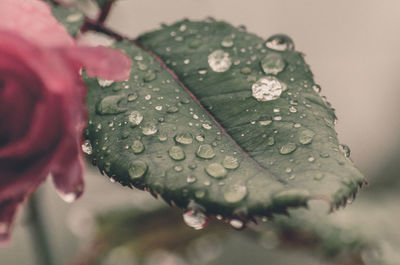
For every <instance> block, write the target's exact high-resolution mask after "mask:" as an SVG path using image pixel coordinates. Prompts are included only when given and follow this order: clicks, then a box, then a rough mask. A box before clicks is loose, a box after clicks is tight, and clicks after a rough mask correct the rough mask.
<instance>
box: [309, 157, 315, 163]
mask: <svg viewBox="0 0 400 265" xmlns="http://www.w3.org/2000/svg"><path fill="white" fill-rule="evenodd" d="M307 160H308V162H314V161H315V157H313V156H310V157H309V158H308V159H307Z"/></svg>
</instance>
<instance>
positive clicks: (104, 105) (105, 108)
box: [96, 95, 127, 115]
mask: <svg viewBox="0 0 400 265" xmlns="http://www.w3.org/2000/svg"><path fill="white" fill-rule="evenodd" d="M123 99H125V96H124V95H112V96H106V97H104V98H103V99H101V100H100V101H99V102H98V103H97V105H96V112H97V114H100V115H107V114H119V113H123V112H125V111H127V109H126V108H125V107H120V106H119V104H120V103H121V101H122V100H123Z"/></svg>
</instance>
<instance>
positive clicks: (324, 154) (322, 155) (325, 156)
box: [319, 153, 329, 158]
mask: <svg viewBox="0 0 400 265" xmlns="http://www.w3.org/2000/svg"><path fill="white" fill-rule="evenodd" d="M319 156H320V157H321V158H328V157H329V154H328V153H320V154H319Z"/></svg>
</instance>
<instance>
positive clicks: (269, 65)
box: [261, 53, 286, 75]
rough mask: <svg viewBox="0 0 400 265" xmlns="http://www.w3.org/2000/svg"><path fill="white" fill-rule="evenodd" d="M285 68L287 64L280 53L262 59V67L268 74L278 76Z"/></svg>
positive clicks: (270, 54)
mask: <svg viewBox="0 0 400 265" xmlns="http://www.w3.org/2000/svg"><path fill="white" fill-rule="evenodd" d="M285 66H286V62H285V61H284V59H283V58H282V55H280V54H279V53H269V54H267V55H266V56H264V58H262V59H261V67H262V69H263V71H264V73H266V74H273V75H277V74H279V73H280V72H282V70H283V69H284V68H285Z"/></svg>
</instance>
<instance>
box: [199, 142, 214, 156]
mask: <svg viewBox="0 0 400 265" xmlns="http://www.w3.org/2000/svg"><path fill="white" fill-rule="evenodd" d="M196 154H197V156H198V157H201V158H204V159H211V158H213V157H214V156H215V152H214V149H213V148H212V146H211V145H209V144H202V145H200V146H199V148H198V149H197V152H196Z"/></svg>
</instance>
